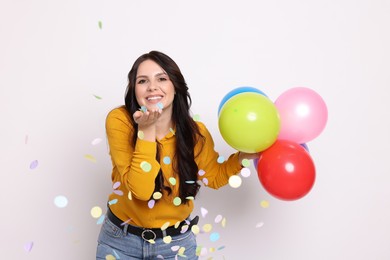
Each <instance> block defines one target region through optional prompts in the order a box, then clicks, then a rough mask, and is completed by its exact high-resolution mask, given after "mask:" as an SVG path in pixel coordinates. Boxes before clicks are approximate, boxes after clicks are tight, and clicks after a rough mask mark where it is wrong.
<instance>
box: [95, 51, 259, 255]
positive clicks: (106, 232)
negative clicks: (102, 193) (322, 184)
mask: <svg viewBox="0 0 390 260" xmlns="http://www.w3.org/2000/svg"><path fill="white" fill-rule="evenodd" d="M128 80H129V83H128V87H127V92H126V97H125V106H121V107H118V108H115V109H113V110H112V111H111V112H110V113H109V114H108V116H107V119H106V131H107V138H108V144H109V148H110V155H111V160H112V166H113V168H112V181H113V183H115V184H116V185H115V187H116V188H117V189H119V188H120V189H121V191H122V192H118V190H117V189H116V190H115V192H113V193H112V194H111V195H110V196H109V201H110V202H111V201H115V203H109V207H108V210H107V214H106V218H105V221H104V223H103V226H102V229H101V231H100V235H99V239H98V247H97V255H96V259H108V258H110V257H111V256H112V257H116V258H117V259H119V258H120V259H155V258H162V259H176V257H177V255H181V256H185V257H187V259H198V255H197V245H196V237H195V233H196V232H192V231H191V230H197V228H196V225H197V222H198V217H195V218H192V217H191V216H190V215H191V212H192V211H193V208H194V204H193V200H194V199H195V197H196V195H197V193H198V191H199V188H200V184H199V183H198V181H199V182H200V181H202V183H203V184H204V185H205V186H208V187H210V188H214V189H218V188H220V187H222V186H224V185H226V184H228V182H229V178H230V177H231V176H233V175H235V174H237V173H239V171H240V170H241V169H242V167H243V166H242V160H243V159H245V158H246V159H254V158H257V157H258V155H257V154H246V153H242V152H236V153H234V154H232V155H231V156H230V157H229V158H228V159H227V160H226V161H219V158H220V156H219V154H218V153H217V152H216V151H215V150H214V141H213V139H212V137H211V135H210V133H209V131H208V130H207V128H206V127H205V125H204V124H202V123H200V122H196V121H194V120H193V119H192V117H191V115H190V106H191V97H190V94H189V92H188V87H187V84H186V82H185V80H184V77H183V75H182V74H181V72H180V69H179V67H178V66H177V65H176V63H175V62H174V61H173V60H172V59H171V58H170V57H168V56H167V55H165V54H163V53H161V52H157V51H152V52H149V53H147V54H144V55H142V56H140V57H139V58H138V59H137V60H136V61H135V63H134V65H133V67H132V69H131V70H130V72H129V75H128ZM123 194H127V196H122V195H123ZM172 248H180V250H172Z"/></svg>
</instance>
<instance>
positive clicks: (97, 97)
mask: <svg viewBox="0 0 390 260" xmlns="http://www.w3.org/2000/svg"><path fill="white" fill-rule="evenodd" d="M93 96H94V97H95V98H96V99H102V97H99V96H97V95H93Z"/></svg>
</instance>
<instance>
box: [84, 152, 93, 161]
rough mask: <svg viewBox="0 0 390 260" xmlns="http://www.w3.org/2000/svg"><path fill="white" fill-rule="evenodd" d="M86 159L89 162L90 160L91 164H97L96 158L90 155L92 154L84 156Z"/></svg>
mask: <svg viewBox="0 0 390 260" xmlns="http://www.w3.org/2000/svg"><path fill="white" fill-rule="evenodd" d="M84 158H85V159H87V160H89V161H91V162H94V163H95V162H96V158H95V157H93V156H92V155H90V154H86V155H84Z"/></svg>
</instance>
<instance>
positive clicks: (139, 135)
mask: <svg viewBox="0 0 390 260" xmlns="http://www.w3.org/2000/svg"><path fill="white" fill-rule="evenodd" d="M137 136H138V138H139V139H141V140H143V139H144V138H145V134H144V132H142V131H138V133H137Z"/></svg>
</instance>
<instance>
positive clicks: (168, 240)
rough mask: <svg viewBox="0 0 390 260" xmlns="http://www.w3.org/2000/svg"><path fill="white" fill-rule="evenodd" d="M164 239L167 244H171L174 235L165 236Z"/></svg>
mask: <svg viewBox="0 0 390 260" xmlns="http://www.w3.org/2000/svg"><path fill="white" fill-rule="evenodd" d="M163 241H164V243H165V244H169V243H171V242H172V237H171V236H165V237H164V238H163Z"/></svg>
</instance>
